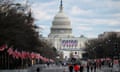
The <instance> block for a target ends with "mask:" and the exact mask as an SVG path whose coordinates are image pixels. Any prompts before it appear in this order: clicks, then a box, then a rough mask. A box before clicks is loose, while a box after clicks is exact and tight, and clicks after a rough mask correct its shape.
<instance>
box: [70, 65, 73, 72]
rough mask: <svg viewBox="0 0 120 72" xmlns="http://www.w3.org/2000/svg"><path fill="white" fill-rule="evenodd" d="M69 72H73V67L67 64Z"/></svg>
mask: <svg viewBox="0 0 120 72" xmlns="http://www.w3.org/2000/svg"><path fill="white" fill-rule="evenodd" d="M69 72H73V65H72V64H69Z"/></svg>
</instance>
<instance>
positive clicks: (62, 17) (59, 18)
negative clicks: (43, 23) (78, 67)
mask: <svg viewBox="0 0 120 72" xmlns="http://www.w3.org/2000/svg"><path fill="white" fill-rule="evenodd" d="M56 35H58V36H59V37H71V36H72V27H71V22H70V20H69V18H68V17H67V15H66V14H65V13H64V11H63V5H62V0H61V3H60V9H59V12H58V13H57V14H56V15H55V17H54V19H53V21H52V27H51V33H50V34H49V37H54V36H56Z"/></svg>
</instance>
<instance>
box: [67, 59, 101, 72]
mask: <svg viewBox="0 0 120 72" xmlns="http://www.w3.org/2000/svg"><path fill="white" fill-rule="evenodd" d="M84 68H86V70H87V72H96V69H97V68H101V64H100V63H98V62H96V61H88V62H87V63H86V64H69V72H73V71H74V72H83V71H84V70H85V69H84Z"/></svg>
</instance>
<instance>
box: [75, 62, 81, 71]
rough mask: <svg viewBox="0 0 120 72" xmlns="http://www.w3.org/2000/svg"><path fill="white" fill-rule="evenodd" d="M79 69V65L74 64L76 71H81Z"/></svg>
mask: <svg viewBox="0 0 120 72" xmlns="http://www.w3.org/2000/svg"><path fill="white" fill-rule="evenodd" d="M79 69H80V67H79V65H77V64H74V71H75V72H78V71H79Z"/></svg>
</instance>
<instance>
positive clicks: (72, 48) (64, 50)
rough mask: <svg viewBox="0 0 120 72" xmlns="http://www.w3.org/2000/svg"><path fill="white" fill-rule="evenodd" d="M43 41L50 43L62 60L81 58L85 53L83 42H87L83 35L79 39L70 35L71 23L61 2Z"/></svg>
mask: <svg viewBox="0 0 120 72" xmlns="http://www.w3.org/2000/svg"><path fill="white" fill-rule="evenodd" d="M44 39H45V40H47V41H48V42H51V43H52V45H53V46H54V47H55V48H56V49H57V50H58V52H59V53H60V54H62V57H63V58H64V59H65V58H70V57H71V56H73V57H74V58H82V54H83V53H85V51H84V49H85V42H86V41H87V40H88V39H87V38H86V37H84V36H83V35H81V36H80V37H74V36H73V35H72V27H71V22H70V20H69V18H68V17H67V16H66V14H65V13H64V10H63V4H62V0H61V1H60V7H59V12H58V13H57V14H56V15H55V17H54V19H53V21H52V27H51V29H50V33H49V35H48V38H44Z"/></svg>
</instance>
